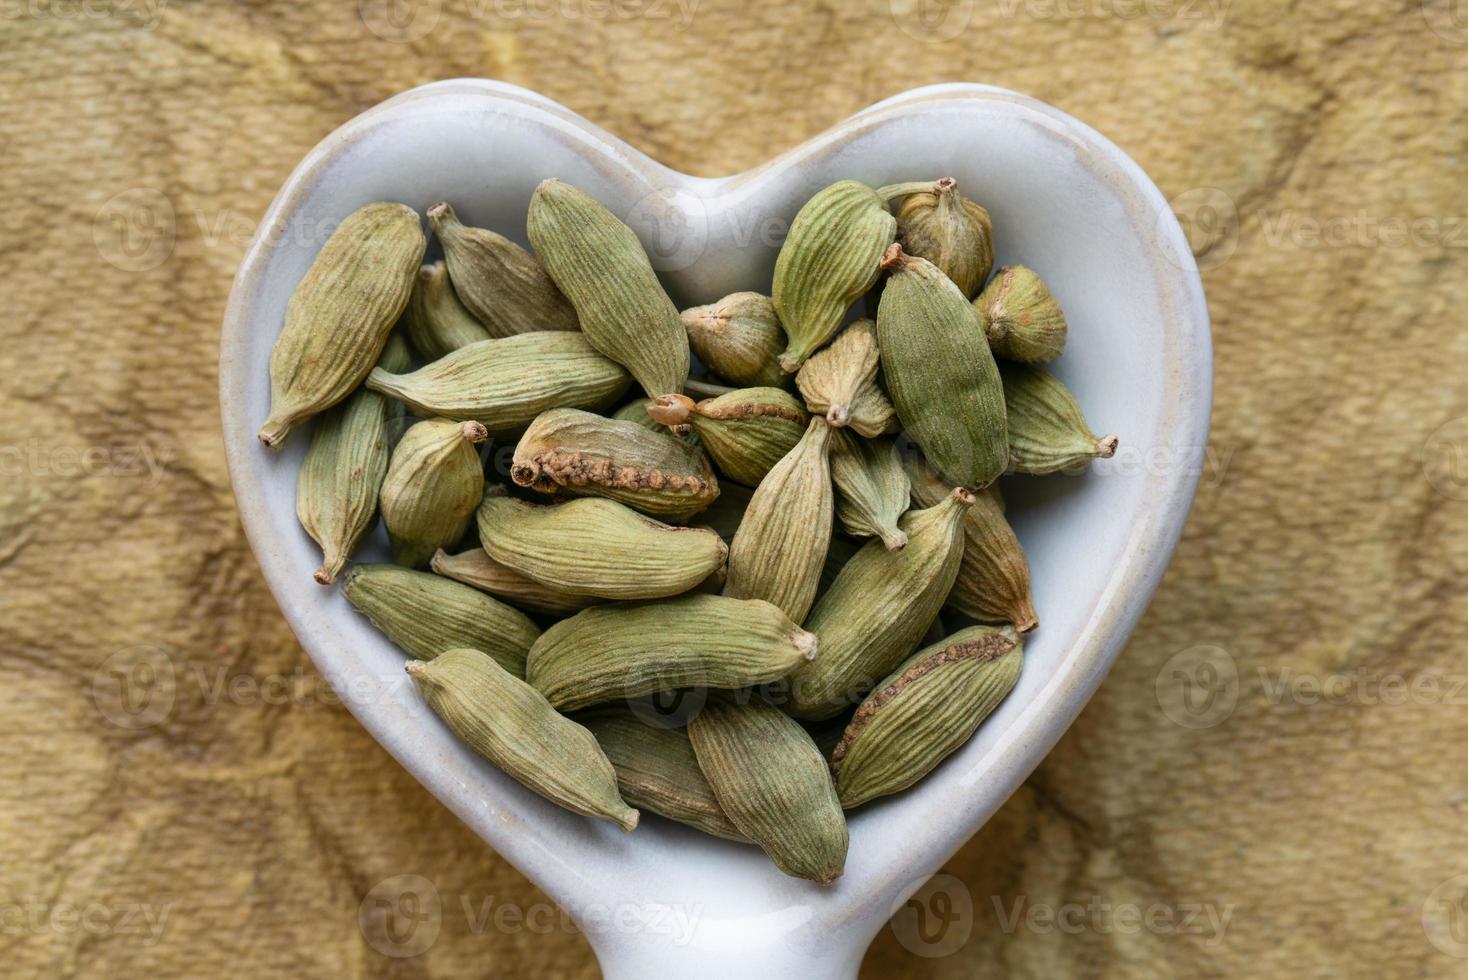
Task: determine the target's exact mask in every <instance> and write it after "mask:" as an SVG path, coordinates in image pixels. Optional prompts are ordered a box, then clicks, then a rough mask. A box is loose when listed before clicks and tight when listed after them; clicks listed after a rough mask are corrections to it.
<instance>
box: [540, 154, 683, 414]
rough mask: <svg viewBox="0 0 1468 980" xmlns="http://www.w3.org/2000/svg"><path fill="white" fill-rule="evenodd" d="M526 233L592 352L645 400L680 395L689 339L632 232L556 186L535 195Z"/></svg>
mask: <svg viewBox="0 0 1468 980" xmlns="http://www.w3.org/2000/svg"><path fill="white" fill-rule="evenodd" d="M527 229H528V231H529V233H530V242H531V244H532V245H534V246H535V252H536V254H537V255H539V256H540V260H541V261H542V262H543V263H545V268H546V271H548V272H549V273H550V276H551V278H552V279H554V280H555V282H556V285H557V286H559V287H560V288H561V292H563V293H565V294H566V296H567V297H568V298H570V300H571V305H572V306H574V307H575V308H576V315H577V317H578V318H579V319H580V321H581V332H582V333H584V334H585V335H586V339H587V340H589V341H591V344H592V346H593V347H595V348H596V349H597V350H599V351H601V352H602V353H603V354H605V355H606V356H607V357H610V358H611V359H612V360H614V361H616V362H617V363H618V364H621V365H623V366H624V367H626V368H627V370H628V371H630V372H631V373H632V376H633V377H634V378H636V379H637V383H638V384H640V385H642V387H643V390H644V391H646V392H647V394H648V395H649V396H651V397H654V398H655V397H657V396H658V395H664V394H668V393H670V392H676V391H681V390H682V388H683V379H684V378H686V377H688V333H687V332H686V331H685V330H684V329H683V322H682V321H681V320H680V319H679V318H678V308H677V307H676V306H674V305H673V301H672V300H671V299H669V298H668V294H667V293H666V292H665V291H664V290H663V285H662V283H660V282H659V281H658V277H657V273H656V272H654V271H653V268H652V263H651V262H649V261H648V258H647V252H646V251H645V250H644V249H643V247H642V242H640V241H639V240H638V238H637V235H636V234H635V233H634V232H633V231H632V229H631V228H628V227H627V226H626V225H625V224H623V223H622V221H621V219H619V218H618V217H617V216H616V215H614V214H612V212H610V211H608V210H607V209H606V207H605V206H604V205H602V204H601V203H600V202H599V201H597V200H596V199H595V198H593V197H591V196H590V195H589V194H586V193H584V192H582V191H579V190H577V189H576V188H574V187H572V186H571V185H570V184H567V183H564V182H562V181H559V180H547V181H543V182H541V184H540V186H539V187H537V188H536V189H535V193H534V194H533V195H532V196H531V198H530V216H529V218H528V220H527Z"/></svg>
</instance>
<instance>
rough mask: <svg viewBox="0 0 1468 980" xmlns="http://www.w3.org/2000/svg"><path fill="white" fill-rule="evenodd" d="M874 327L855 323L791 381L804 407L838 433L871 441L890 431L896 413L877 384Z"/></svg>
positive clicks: (812, 358)
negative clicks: (848, 430) (844, 430)
mask: <svg viewBox="0 0 1468 980" xmlns="http://www.w3.org/2000/svg"><path fill="white" fill-rule="evenodd" d="M880 364H881V360H880V355H879V354H878V352H877V325H876V324H875V323H873V322H872V321H871V320H857V321H856V322H855V323H853V324H851V326H849V327H847V328H846V329H844V330H842V331H841V332H840V333H839V334H837V335H836V339H835V340H833V341H831V346H829V347H827V348H826V349H825V350H821V351H817V352H816V353H815V354H814V355H812V356H811V358H810V360H808V361H806V362H805V364H804V365H803V366H802V367H801V369H800V373H799V374H797V375H796V376H795V384H796V386H797V387H798V388H799V389H800V394H801V396H802V397H804V398H805V407H806V408H808V409H809V410H810V411H811V412H812V413H814V414H816V415H824V416H825V417H826V421H828V422H830V423H831V424H832V425H833V426H836V427H837V428H841V427H843V426H850V427H851V428H852V429H854V430H855V431H857V432H859V433H860V434H862V435H864V436H867V437H873V436H878V435H881V434H882V433H883V432H887V431H890V430H892V429H894V428H895V425H896V422H897V412H896V411H895V410H894V409H893V408H892V403H891V402H890V401H888V400H887V396H886V395H885V394H884V393H883V392H882V389H881V388H880V387H879V386H878V384H877V368H878V367H879V366H880Z"/></svg>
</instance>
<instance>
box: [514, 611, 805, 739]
mask: <svg viewBox="0 0 1468 980" xmlns="http://www.w3.org/2000/svg"><path fill="white" fill-rule="evenodd" d="M816 652H817V643H816V638H815V637H814V636H812V635H811V634H810V633H808V632H806V631H805V630H803V629H801V628H800V627H799V626H797V625H796V624H795V623H794V622H793V621H792V620H791V619H790V617H789V616H786V615H785V614H784V613H783V612H781V611H780V610H779V609H778V608H777V607H775V606H772V605H770V604H769V603H768V602H761V601H760V600H758V599H730V598H727V597H725V596H716V595H691V596H684V597H682V598H678V599H671V600H668V601H666V602H654V603H645V604H637V605H614V606H595V607H593V608H591V609H587V610H584V611H582V612H579V613H577V614H576V615H574V616H572V617H571V618H570V619H563V620H561V621H560V622H559V623H556V624H555V625H554V626H552V627H551V628H550V629H548V630H546V631H545V633H543V634H542V635H541V637H540V639H539V640H537V641H536V643H535V646H533V647H532V648H531V649H530V660H529V663H528V664H527V667H526V679H527V680H529V681H530V683H531V684H533V685H535V687H536V688H537V689H539V690H540V691H541V693H543V694H544V695H545V696H546V697H547V698H549V699H550V702H551V703H552V704H554V705H555V706H556V708H557V709H559V710H561V711H574V710H576V709H578V708H586V707H590V706H591V705H594V704H602V703H605V702H607V701H620V700H623V699H625V698H632V697H642V696H643V695H647V694H657V693H659V692H661V691H676V690H678V689H680V688H710V687H712V688H731V689H732V688H741V687H750V686H753V685H755V684H766V683H769V682H770V681H773V680H777V679H779V678H781V677H784V676H785V675H786V674H789V673H790V672H791V671H792V670H794V669H795V667H796V666H797V665H798V664H801V663H803V662H805V661H807V660H809V659H810V658H812V657H815V656H816Z"/></svg>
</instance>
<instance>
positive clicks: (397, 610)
mask: <svg viewBox="0 0 1468 980" xmlns="http://www.w3.org/2000/svg"><path fill="white" fill-rule="evenodd" d="M342 594H343V595H345V596H346V597H347V601H348V602H350V603H351V604H352V605H353V606H355V607H356V608H357V611H358V612H359V613H361V614H362V615H364V616H366V617H367V618H368V620H370V621H371V623H372V625H373V626H376V627H377V628H378V629H380V630H382V632H383V633H385V634H387V638H388V639H389V640H392V641H393V643H395V644H397V645H398V646H399V647H401V648H402V649H403V651H404V652H406V653H407V654H408V655H409V656H411V657H414V658H416V659H418V660H432V659H433V658H434V657H437V656H438V655H439V654H441V653H443V652H444V651H445V650H452V649H454V648H456V647H464V646H469V647H473V648H474V649H476V650H483V651H484V652H485V653H486V654H488V655H489V656H491V657H493V658H494V661H495V663H497V664H499V665H500V666H501V667H503V668H504V669H505V670H508V671H509V672H510V673H512V674H514V675H515V676H516V677H524V676H525V658H526V657H527V656H528V655H529V654H530V646H531V644H533V643H534V642H535V641H536V639H537V638H538V637H539V636H540V630H539V629H538V628H537V627H536V625H535V624H534V623H532V622H531V621H530V619H529V617H527V616H526V615H525V614H524V613H522V612H521V611H520V610H518V609H514V608H512V607H510V606H507V605H505V604H504V603H503V602H500V601H498V600H496V599H494V598H493V597H491V596H487V595H485V594H484V593H482V592H478V591H476V590H474V589H471V588H469V586H467V585H462V584H460V583H458V582H451V581H449V580H448V579H446V578H440V577H439V576H437V575H430V574H429V573H428V572H415V571H413V570H411V569H407V568H400V567H399V566H397V565H354V566H353V567H352V570H351V571H350V572H348V573H347V577H346V578H345V579H344V580H343V582H342Z"/></svg>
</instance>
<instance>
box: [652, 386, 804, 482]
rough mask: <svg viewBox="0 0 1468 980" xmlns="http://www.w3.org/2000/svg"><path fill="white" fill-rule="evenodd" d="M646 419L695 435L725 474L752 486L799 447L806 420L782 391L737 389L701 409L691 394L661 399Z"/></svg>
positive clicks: (701, 405) (797, 407)
mask: <svg viewBox="0 0 1468 980" xmlns="http://www.w3.org/2000/svg"><path fill="white" fill-rule="evenodd" d="M647 414H649V415H650V416H651V417H652V418H653V419H655V420H657V421H658V422H661V423H662V424H664V425H666V426H668V427H669V428H670V429H672V431H674V432H679V431H682V430H683V429H688V430H690V431H691V432H692V434H693V435H695V436H696V437H697V439H698V444H699V445H701V446H702V447H703V448H704V449H705V450H706V451H707V452H708V454H709V456H710V457H711V458H712V459H713V461H714V464H715V465H716V466H718V468H719V472H720V473H722V474H723V475H724V476H726V477H728V478H729V479H731V480H733V481H735V482H736V483H742V484H744V485H745V486H748V487H753V486H758V485H759V482H760V481H761V480H763V479H764V478H765V474H766V473H768V472H770V469H771V468H772V467H773V466H774V465H775V464H776V463H778V462H779V461H780V460H781V459H783V458H784V457H785V454H786V453H788V452H790V450H791V449H794V448H795V444H796V443H798V442H799V441H800V437H801V436H802V435H803V434H804V433H805V427H806V420H807V416H806V414H805V409H803V408H801V407H800V402H798V401H796V400H795V399H794V398H793V397H792V396H791V395H790V393H789V392H787V391H785V390H784V389H781V388H738V389H735V390H734V391H731V392H729V393H727V394H723V395H719V396H718V397H716V398H705V399H704V400H703V401H701V402H698V403H696V404H695V403H694V401H693V400H692V399H691V398H689V397H688V396H687V395H660V396H658V397H657V398H656V399H654V401H653V404H652V405H651V406H650V407H649V408H648V409H647Z"/></svg>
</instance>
